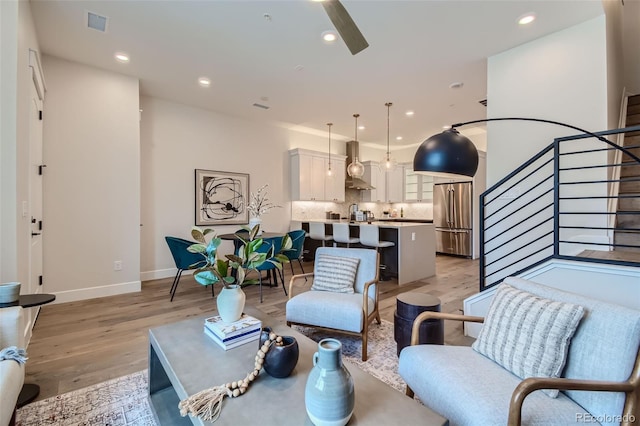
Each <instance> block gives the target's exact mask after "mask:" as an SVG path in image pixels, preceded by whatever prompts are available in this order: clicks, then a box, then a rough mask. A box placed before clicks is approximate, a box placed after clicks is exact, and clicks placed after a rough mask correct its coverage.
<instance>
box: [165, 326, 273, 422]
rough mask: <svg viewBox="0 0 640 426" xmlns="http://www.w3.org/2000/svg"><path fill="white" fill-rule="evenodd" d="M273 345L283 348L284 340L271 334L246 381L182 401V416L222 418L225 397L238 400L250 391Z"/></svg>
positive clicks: (217, 387)
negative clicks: (250, 386) (221, 412)
mask: <svg viewBox="0 0 640 426" xmlns="http://www.w3.org/2000/svg"><path fill="white" fill-rule="evenodd" d="M273 345H276V346H282V345H283V339H282V336H278V335H277V334H276V333H274V332H271V333H269V338H268V339H267V340H266V341H265V342H264V344H263V345H262V346H261V347H260V349H258V353H257V354H256V357H255V364H254V365H253V371H250V372H249V373H247V375H246V376H245V378H244V379H241V380H238V381H236V382H231V383H226V384H224V385H220V386H216V387H213V388H209V389H205V390H203V391H200V392H198V393H196V394H194V395H191V396H190V397H189V398H187V399H184V400H182V401H180V403H179V404H178V407H179V408H180V415H181V416H182V417H184V416H186V415H187V414H190V415H193V416H197V417H200V418H201V419H202V420H205V421H207V420H208V421H211V422H215V421H216V420H217V419H218V417H219V416H220V411H221V409H222V400H223V399H224V397H225V396H227V397H229V398H237V397H239V396H240V395H243V394H244V393H245V392H246V391H247V390H248V389H249V385H250V384H251V382H253V381H254V380H255V379H257V378H258V376H259V375H260V370H262V366H263V364H264V358H265V356H267V353H268V352H269V350H270V349H271V347H272V346H273Z"/></svg>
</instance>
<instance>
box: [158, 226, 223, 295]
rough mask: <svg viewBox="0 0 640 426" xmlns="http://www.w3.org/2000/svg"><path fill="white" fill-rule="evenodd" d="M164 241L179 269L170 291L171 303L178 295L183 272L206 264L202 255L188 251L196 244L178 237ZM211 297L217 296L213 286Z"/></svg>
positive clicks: (167, 238) (166, 238)
mask: <svg viewBox="0 0 640 426" xmlns="http://www.w3.org/2000/svg"><path fill="white" fill-rule="evenodd" d="M164 239H165V240H166V241H167V245H168V246H169V250H170V251H171V255H172V256H173V261H174V262H175V264H176V268H178V272H177V273H176V276H175V277H174V278H173V284H172V285H171V290H169V293H171V301H172V302H173V296H175V294H176V289H177V288H178V283H179V282H180V277H181V276H182V271H184V270H185V269H194V268H196V267H197V266H193V265H194V264H195V265H198V264H200V263H204V259H203V257H202V255H201V254H198V253H190V252H189V251H187V247H189V246H190V245H192V244H195V243H194V242H192V241H189V240H184V239H182V238H177V237H164ZM211 296H215V294H214V290H213V284H211Z"/></svg>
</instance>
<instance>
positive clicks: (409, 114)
mask: <svg viewBox="0 0 640 426" xmlns="http://www.w3.org/2000/svg"><path fill="white" fill-rule="evenodd" d="M413 114H415V112H413V111H407V112H405V113H404V115H406V116H407V117H412V116H413Z"/></svg>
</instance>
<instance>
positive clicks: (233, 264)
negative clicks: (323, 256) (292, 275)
mask: <svg viewBox="0 0 640 426" xmlns="http://www.w3.org/2000/svg"><path fill="white" fill-rule="evenodd" d="M242 228H243V229H244V230H245V231H247V232H248V233H247V237H248V238H246V239H245V238H243V236H242V235H241V234H236V238H238V240H239V241H240V243H241V244H240V247H239V249H238V251H237V252H236V253H234V254H227V255H225V257H226V259H222V258H221V257H220V256H219V253H218V247H219V246H220V244H221V243H222V240H221V239H220V238H218V237H217V236H216V233H215V231H214V230H213V229H210V228H207V229H204V230H203V229H200V228H198V227H197V226H194V227H193V228H192V229H191V236H192V237H193V239H194V240H196V241H197V242H196V243H195V244H192V245H191V246H189V247H188V248H187V250H189V251H190V252H191V253H199V254H201V255H202V257H203V261H202V262H198V263H196V264H194V265H192V267H194V268H196V270H195V271H194V273H193V275H194V278H195V280H196V281H197V282H198V283H200V284H202V285H215V284H216V283H220V284H221V285H222V286H223V288H222V290H221V291H220V294H219V295H218V298H217V305H218V314H219V315H220V316H221V317H222V320H223V321H224V322H227V323H230V322H234V321H237V320H238V319H240V316H241V315H242V311H243V309H244V302H245V294H244V292H243V291H242V286H243V285H249V284H256V283H258V279H257V278H254V279H247V274H249V273H250V272H251V271H256V270H257V268H258V267H260V266H261V265H262V264H263V263H265V262H269V263H272V264H273V265H274V266H275V267H276V268H278V269H280V270H281V269H282V264H283V263H287V262H289V259H288V258H287V257H286V256H285V255H284V254H283V252H284V251H287V250H290V249H291V247H292V243H291V238H290V237H289V235H288V234H285V235H284V236H283V238H282V248H281V249H280V251H279V252H278V253H275V250H274V247H273V245H271V247H270V248H269V250H266V251H260V247H262V245H263V243H264V240H263V239H262V238H257V234H258V232H259V230H260V225H256V226H254V227H253V228H251V229H250V228H248V227H246V226H243V227H242ZM207 240H208V241H207ZM258 273H260V272H258Z"/></svg>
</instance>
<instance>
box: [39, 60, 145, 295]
mask: <svg viewBox="0 0 640 426" xmlns="http://www.w3.org/2000/svg"><path fill="white" fill-rule="evenodd" d="M43 69H44V74H45V76H46V79H47V88H48V91H47V98H46V116H45V120H44V140H45V144H44V159H45V163H46V164H47V169H46V170H47V172H46V175H45V179H44V223H45V226H46V230H47V236H46V239H45V240H44V243H45V244H44V270H45V274H46V282H47V286H46V290H47V292H51V293H55V294H56V295H57V300H56V301H57V302H65V301H71V300H79V299H86V298H91V297H100V296H106V295H110V294H116V293H123V292H128V291H138V290H139V289H140V226H139V225H140V136H139V135H140V128H139V94H138V80H137V79H136V78H133V77H129V76H125V75H121V74H116V73H113V72H110V71H104V70H100V69H97V68H92V67H88V66H85V65H81V64H78V63H74V62H69V61H66V60H63V59H59V58H55V57H51V56H44V57H43ZM116 260H120V261H122V265H123V267H122V270H121V271H115V270H114V261H116Z"/></svg>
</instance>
